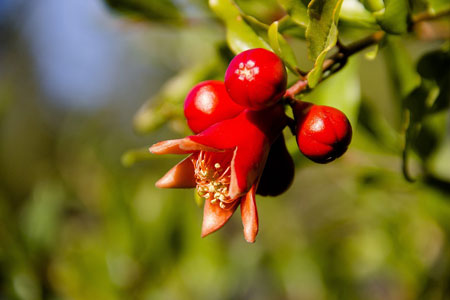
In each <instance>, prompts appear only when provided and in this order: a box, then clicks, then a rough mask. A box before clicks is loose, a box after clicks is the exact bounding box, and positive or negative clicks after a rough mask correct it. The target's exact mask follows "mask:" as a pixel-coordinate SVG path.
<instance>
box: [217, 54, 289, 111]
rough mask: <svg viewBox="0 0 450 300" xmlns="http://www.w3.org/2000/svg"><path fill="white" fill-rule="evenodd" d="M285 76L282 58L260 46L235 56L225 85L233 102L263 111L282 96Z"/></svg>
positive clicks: (226, 76)
mask: <svg viewBox="0 0 450 300" xmlns="http://www.w3.org/2000/svg"><path fill="white" fill-rule="evenodd" d="M286 77H287V76H286V69H285V67H284V64H283V62H282V61H281V59H280V58H279V57H278V56H277V55H276V54H274V53H273V52H270V51H268V50H265V49H262V48H257V49H251V50H247V51H244V52H242V53H240V54H238V55H236V56H235V57H234V58H233V60H232V61H231V62H230V65H229V66H228V68H227V71H226V73H225V86H226V87H227V91H228V93H229V94H230V96H231V99H233V101H234V102H236V103H237V104H239V105H242V106H245V107H248V108H250V109H253V110H260V109H263V108H266V107H269V106H272V105H274V104H275V103H277V102H278V101H279V100H280V99H281V97H283V95H284V92H285V91H286Z"/></svg>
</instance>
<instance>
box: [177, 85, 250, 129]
mask: <svg viewBox="0 0 450 300" xmlns="http://www.w3.org/2000/svg"><path fill="white" fill-rule="evenodd" d="M244 109H245V108H244V107H242V106H240V105H238V104H236V103H235V102H233V101H232V100H231V98H230V96H229V95H228V93H227V91H226V89H225V85H224V83H223V82H222V81H218V80H207V81H203V82H200V83H199V84H197V85H196V86H194V87H193V88H192V90H191V91H190V92H189V93H188V95H187V96H186V100H185V101H184V115H185V117H186V120H187V123H188V126H189V128H190V129H191V130H192V131H193V132H194V133H199V132H201V131H203V130H205V129H207V128H208V127H210V126H211V125H213V124H215V123H217V122H220V121H223V120H227V119H231V118H233V117H235V116H237V115H238V114H239V113H240V112H241V111H243V110H244Z"/></svg>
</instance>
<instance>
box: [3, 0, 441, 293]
mask: <svg viewBox="0 0 450 300" xmlns="http://www.w3.org/2000/svg"><path fill="white" fill-rule="evenodd" d="M106 2H108V3H109V5H108V4H107V3H105V2H102V1H100V0H90V1H87V0H85V1H80V0H65V1H61V0H39V1H35V0H20V1H19V0H0V299H2V300H3V299H8V300H9V299H449V297H450V290H449V285H448V283H449V282H450V246H449V238H450V185H449V183H448V182H449V181H450V134H449V132H450V130H449V122H448V118H449V111H448V109H444V110H442V111H440V112H439V113H437V114H435V115H433V116H432V117H430V118H429V119H427V122H429V123H430V124H431V125H430V128H434V129H433V130H435V131H433V132H434V133H436V134H434V135H433V136H438V137H439V139H438V138H436V139H432V140H431V141H430V140H428V142H427V141H425V142H423V146H424V147H423V148H425V152H426V159H424V154H423V151H422V152H420V151H416V153H418V154H414V153H412V155H411V159H410V167H411V173H412V174H413V176H414V177H416V176H417V177H420V178H422V177H421V175H420V174H421V173H422V172H424V167H423V165H424V161H425V162H426V171H427V175H426V176H425V177H423V179H422V180H418V181H417V182H415V183H409V182H407V181H406V180H405V179H404V178H403V175H402V171H401V162H402V161H401V149H402V141H403V140H402V130H404V128H403V127H402V112H401V100H399V98H400V96H399V95H401V93H402V91H401V89H400V88H401V87H404V86H405V85H402V80H403V79H404V77H402V76H403V75H405V74H406V75H405V76H409V75H408V74H413V75H411V76H412V77H409V78H410V80H414V76H415V75H414V72H415V62H416V61H417V60H418V59H419V58H420V57H421V56H422V55H423V54H424V53H426V52H427V51H430V50H433V49H439V48H440V47H441V46H442V45H443V42H442V41H424V40H417V39H415V38H413V37H408V36H406V37H402V38H390V39H389V40H388V42H387V44H386V45H385V47H384V48H383V49H382V50H380V53H378V55H377V56H376V58H374V59H370V60H369V59H368V58H367V57H366V56H365V55H364V54H361V55H358V56H355V57H353V58H352V59H351V61H350V62H349V64H348V65H347V66H346V67H345V68H344V69H343V70H342V71H340V72H339V73H337V74H336V75H333V77H332V78H330V79H328V80H327V81H325V82H324V83H323V84H320V86H319V87H318V88H317V89H316V90H314V92H313V93H311V94H309V95H308V96H307V98H308V100H310V101H314V102H316V103H326V104H329V105H333V106H336V107H338V108H340V109H342V110H343V111H344V112H345V113H346V114H347V115H348V116H349V117H350V119H351V120H352V124H353V128H354V140H353V142H352V145H351V147H350V150H349V152H348V153H347V154H346V155H344V156H343V157H342V158H341V159H339V160H337V161H336V162H333V163H331V164H329V165H317V164H314V163H312V162H309V161H307V160H305V159H304V158H303V157H301V155H300V154H299V153H298V151H297V150H296V145H295V140H294V139H292V138H289V142H288V143H289V148H290V150H291V151H292V154H293V156H294V159H295V161H296V163H297V171H296V177H295V181H294V183H293V185H292V187H291V188H290V189H289V190H288V192H286V193H285V194H283V195H281V196H279V197H276V198H264V197H261V196H259V197H257V202H258V209H259V217H260V233H259V235H258V237H257V241H256V243H255V244H247V243H246V242H245V240H244V239H243V236H242V229H241V227H242V225H241V221H240V218H239V216H235V217H233V218H232V219H231V220H230V222H229V223H228V224H227V225H226V226H225V227H224V228H222V229H221V230H220V231H218V232H217V233H215V234H213V235H211V236H208V237H206V238H204V239H202V238H200V228H201V219H202V209H201V208H200V207H198V206H197V204H196V203H195V201H194V193H193V191H192V190H159V189H156V188H155V187H154V182H155V181H156V180H157V179H158V178H159V177H161V176H162V175H163V174H164V172H165V171H166V170H168V169H169V168H170V167H171V166H172V165H173V164H175V163H176V162H177V161H179V160H180V157H176V156H169V157H154V156H151V155H149V154H147V153H146V150H145V149H146V148H147V147H148V146H150V145H151V144H153V143H155V142H157V141H160V140H165V139H169V138H177V137H181V136H184V135H185V134H186V133H188V131H187V129H186V125H185V123H184V121H183V119H182V118H180V117H179V116H180V112H182V111H181V109H182V107H181V105H180V99H181V101H182V99H183V98H184V96H185V94H186V92H187V90H189V88H190V87H192V85H194V84H195V83H196V82H199V81H200V80H203V78H205V77H206V78H210V79H212V78H219V79H220V78H222V79H223V72H224V69H225V67H226V63H227V61H228V60H229V58H230V57H231V53H230V52H229V50H228V49H227V48H226V46H225V44H224V42H223V41H224V37H225V31H224V28H223V26H222V24H221V22H220V21H219V20H217V19H216V18H215V17H214V15H213V14H212V13H211V12H210V11H209V9H208V6H207V3H206V1H192V0H191V1H187V0H186V1H182V0H180V1H153V0H150V1H147V2H145V1H118V0H116V1H115V0H109V1H106ZM237 2H238V3H239V4H240V5H241V8H242V9H243V10H244V11H246V12H248V13H250V14H252V15H255V16H257V17H258V18H259V19H260V20H263V21H268V22H269V21H273V20H275V19H277V18H279V17H280V16H281V15H282V14H283V11H282V9H281V7H280V6H279V5H277V4H276V1H244V0H242V1H237ZM130 3H131V4H130ZM142 3H146V4H142ZM116 9H118V10H116ZM118 11H120V12H125V16H124V14H118V13H117V12H118ZM136 12H140V14H139V13H136ZM144 18H145V19H146V21H144ZM342 30H343V31H344V30H345V28H344V29H342ZM343 33H344V32H343ZM289 42H290V43H291V45H292V47H293V49H294V52H295V54H296V56H297V59H298V61H299V64H300V66H301V67H303V68H304V69H308V68H310V67H311V66H312V63H311V62H309V61H307V58H306V57H307V54H306V44H305V42H304V41H300V40H294V39H292V40H289ZM369 54H370V53H369ZM372 54H373V53H372ZM399 73H400V75H399ZM402 74H403V75H402ZM174 76H175V77H174ZM170 78H172V79H171V81H169V84H167V83H165V82H167V80H169V79H170ZM173 78H175V79H173ZM206 78H205V79H206ZM411 78H412V79H411ZM408 82H409V81H407V83H408ZM407 85H408V84H406V86H407ZM161 87H163V88H162V92H160V93H159V94H158V91H160V89H161ZM147 99H150V100H149V102H148V103H149V104H148V105H147V106H144V108H141V109H140V110H139V108H140V107H141V105H142V104H143V103H144V102H145V101H146V100H147ZM158 101H159V102H158ZM161 101H164V102H161ZM177 101H178V102H177ZM154 103H159V104H157V106H152V104H154ZM161 103H165V104H161ZM149 105H150V106H149ZM149 107H150V108H149ZM154 109H156V110H157V113H156V114H155V113H154V111H153V114H152V110H154ZM137 111H139V112H138V114H137V115H136V116H135V113H136V112H137ZM161 116H163V117H161ZM159 117H161V120H154V119H155V118H156V119H157V118H159ZM152 118H153V119H152ZM133 120H134V121H133ZM146 122H147V123H146ZM152 122H153V123H152ZM133 123H134V127H135V129H133ZM156 123H157V125H158V126H156V125H155V124H156ZM154 125H155V126H154ZM152 126H153V127H154V128H153V127H152ZM156 127H158V128H156ZM141 129H142V130H141ZM136 131H137V132H143V131H147V132H151V133H150V134H148V135H140V134H137V133H136ZM289 136H290V135H289V133H288V132H286V137H289ZM130 149H137V150H131V151H130ZM124 153H125V154H124Z"/></svg>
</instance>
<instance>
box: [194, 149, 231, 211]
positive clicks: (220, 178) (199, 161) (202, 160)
mask: <svg viewBox="0 0 450 300" xmlns="http://www.w3.org/2000/svg"><path fill="white" fill-rule="evenodd" d="M192 163H193V164H194V170H195V171H194V176H195V182H196V184H197V186H196V189H197V193H198V195H199V196H200V197H203V198H205V200H206V201H210V202H211V204H215V203H218V204H219V206H220V208H222V209H226V208H227V207H228V206H229V204H230V203H232V202H233V201H234V200H233V199H231V198H230V197H229V195H228V191H229V186H230V174H231V172H230V169H231V167H230V165H229V164H228V165H226V166H222V164H221V163H219V162H217V161H216V162H214V161H212V157H211V155H208V152H206V151H200V153H199V155H198V157H197V158H195V157H193V158H192Z"/></svg>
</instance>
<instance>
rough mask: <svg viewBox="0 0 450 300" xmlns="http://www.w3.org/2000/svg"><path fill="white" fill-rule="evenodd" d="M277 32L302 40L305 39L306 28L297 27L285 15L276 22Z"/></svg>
mask: <svg viewBox="0 0 450 300" xmlns="http://www.w3.org/2000/svg"><path fill="white" fill-rule="evenodd" d="M278 31H279V32H280V33H282V34H286V35H288V36H291V37H294V38H298V39H301V40H303V39H305V31H306V27H303V26H298V24H297V23H295V22H294V21H293V20H292V18H291V17H290V16H288V15H286V16H284V17H283V18H281V19H280V20H279V21H278Z"/></svg>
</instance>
